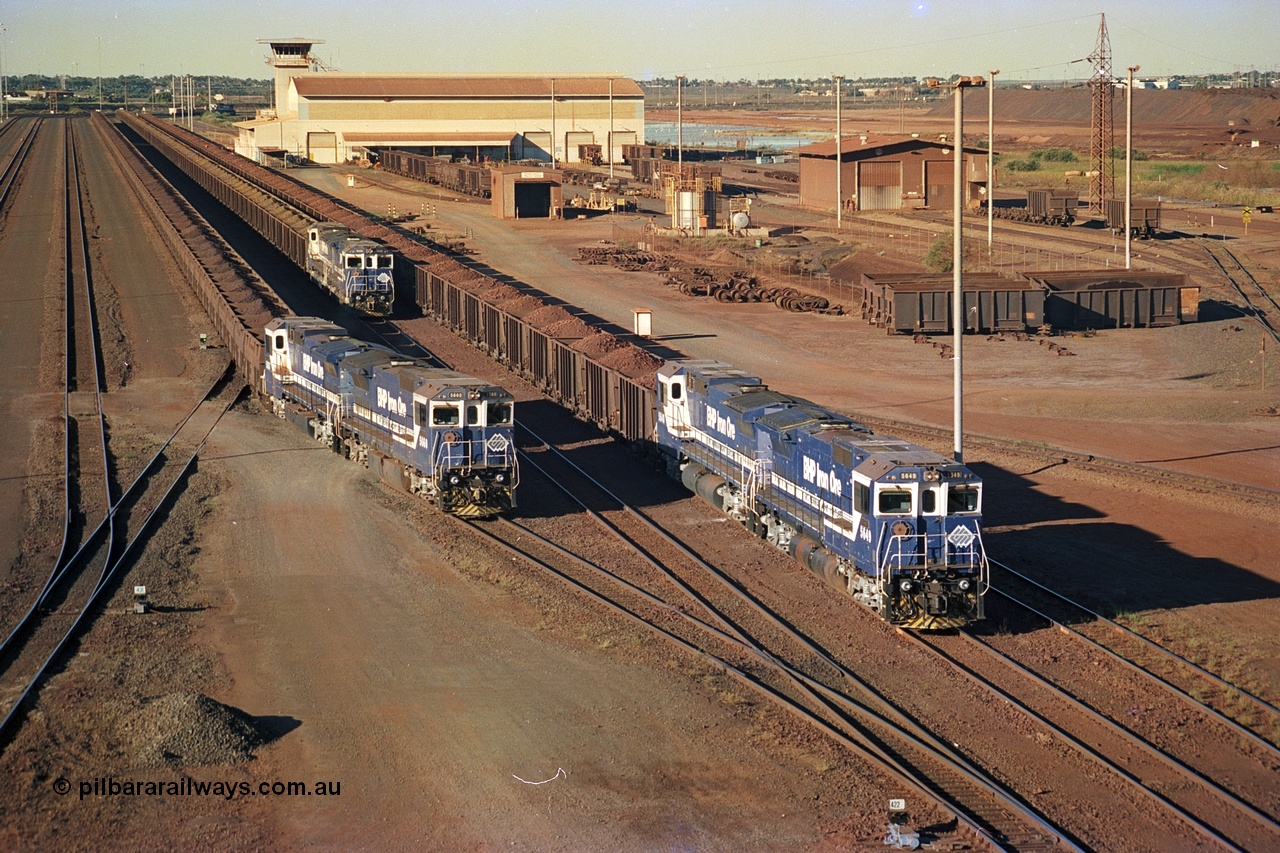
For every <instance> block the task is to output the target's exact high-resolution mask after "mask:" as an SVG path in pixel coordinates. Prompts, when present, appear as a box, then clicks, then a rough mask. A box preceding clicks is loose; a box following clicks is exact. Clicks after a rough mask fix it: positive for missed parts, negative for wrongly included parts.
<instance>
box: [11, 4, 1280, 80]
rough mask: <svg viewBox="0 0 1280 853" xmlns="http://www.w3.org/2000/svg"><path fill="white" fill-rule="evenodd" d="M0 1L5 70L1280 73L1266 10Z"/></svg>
mask: <svg viewBox="0 0 1280 853" xmlns="http://www.w3.org/2000/svg"><path fill="white" fill-rule="evenodd" d="M1100 6H1102V0H719V2H711V0H644V2H633V0H574V2H570V0H463V2H459V0H449V2H441V0H378V2H366V0H307V2H301V1H300V0H92V1H91V2H83V0H0V27H2V28H3V32H0V48H2V50H0V65H2V66H3V68H2V70H3V71H4V73H6V74H9V75H14V74H19V75H20V74H33V73H39V74H44V75H49V76H54V75H61V74H68V75H75V76H81V77H95V76H103V77H115V76H120V75H124V74H140V75H143V76H153V77H162V76H168V75H172V74H192V75H196V76H203V75H213V74H216V75H227V76H231V77H252V78H260V79H266V78H268V77H270V76H271V74H272V71H271V69H270V68H269V67H268V66H267V65H266V62H265V60H266V57H267V55H268V48H267V46H266V45H260V44H258V43H257V40H258V39H270V38H291V37H303V38H312V39H316V40H317V44H316V46H315V48H314V49H313V52H314V53H315V55H316V56H318V57H319V58H320V59H321V60H322V61H323V62H324V63H325V64H326V65H328V66H331V67H333V68H335V69H337V70H341V71H350V72H365V73H380V72H381V73H394V72H410V73H448V74H464V73H548V72H561V73H578V72H582V73H610V74H621V75H625V76H629V77H632V78H635V79H637V80H640V81H644V80H650V79H654V78H659V77H663V78H671V77H674V76H675V75H677V74H684V75H686V76H687V77H688V78H689V79H690V80H698V79H711V80H762V79H774V78H788V79H789V78H817V77H827V76H830V75H832V74H843V75H845V76H846V77H849V78H859V77H881V76H895V77H896V76H910V77H925V76H947V75H950V74H953V73H955V74H965V75H985V74H986V73H987V72H988V71H991V70H995V69H999V70H1000V72H1001V77H1000V79H1001V80H1002V81H1009V82H1015V81H1020V80H1067V79H1085V78H1088V77H1089V76H1090V74H1091V66H1090V65H1089V63H1088V62H1087V61H1083V62H1081V61H1076V60H1086V58H1087V57H1088V56H1089V55H1090V54H1091V53H1092V52H1093V50H1094V47H1095V46H1096V44H1097V39H1098V29H1099V20H1100V17H1099V15H1100V13H1105V14H1106V23H1107V31H1108V35H1109V37H1110V42H1111V54H1112V68H1113V71H1114V72H1115V73H1116V75H1117V76H1123V75H1124V74H1125V68H1126V67H1128V66H1130V65H1139V66H1141V71H1140V73H1139V76H1150V77H1163V76H1174V75H1193V74H1206V73H1232V72H1238V71H1241V72H1242V71H1249V70H1259V71H1265V70H1277V69H1278V68H1280V0H1212V2H1211V0H1112V2H1110V3H1109V4H1107V5H1106V6H1105V7H1102V8H1100Z"/></svg>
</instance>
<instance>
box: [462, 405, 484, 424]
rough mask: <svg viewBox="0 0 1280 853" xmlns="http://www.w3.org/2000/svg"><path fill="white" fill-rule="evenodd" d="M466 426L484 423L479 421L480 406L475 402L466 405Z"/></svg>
mask: <svg viewBox="0 0 1280 853" xmlns="http://www.w3.org/2000/svg"><path fill="white" fill-rule="evenodd" d="M466 426H484V424H482V423H480V407H479V406H477V405H476V404H475V403H472V404H471V405H469V406H467V423H466Z"/></svg>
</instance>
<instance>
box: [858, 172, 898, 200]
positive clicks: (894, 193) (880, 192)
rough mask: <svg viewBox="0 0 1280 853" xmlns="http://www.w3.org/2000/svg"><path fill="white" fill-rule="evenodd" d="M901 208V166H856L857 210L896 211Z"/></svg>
mask: <svg viewBox="0 0 1280 853" xmlns="http://www.w3.org/2000/svg"><path fill="white" fill-rule="evenodd" d="M900 207H902V164H901V163H894V162H888V163H886V162H873V163H859V164H858V209H859V210H897V209H899V208H900Z"/></svg>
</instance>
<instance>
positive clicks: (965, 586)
mask: <svg viewBox="0 0 1280 853" xmlns="http://www.w3.org/2000/svg"><path fill="white" fill-rule="evenodd" d="M956 586H958V587H960V591H961V592H966V591H968V589H969V586H970V584H969V579H968V578H964V579H963V580H961V581H960V583H958V584H956Z"/></svg>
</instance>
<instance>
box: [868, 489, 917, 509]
mask: <svg viewBox="0 0 1280 853" xmlns="http://www.w3.org/2000/svg"><path fill="white" fill-rule="evenodd" d="M876 510H877V512H879V514H880V515H910V514H911V492H909V491H907V490H906V489H883V490H881V492H880V494H879V495H878V496H877V498H876Z"/></svg>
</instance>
